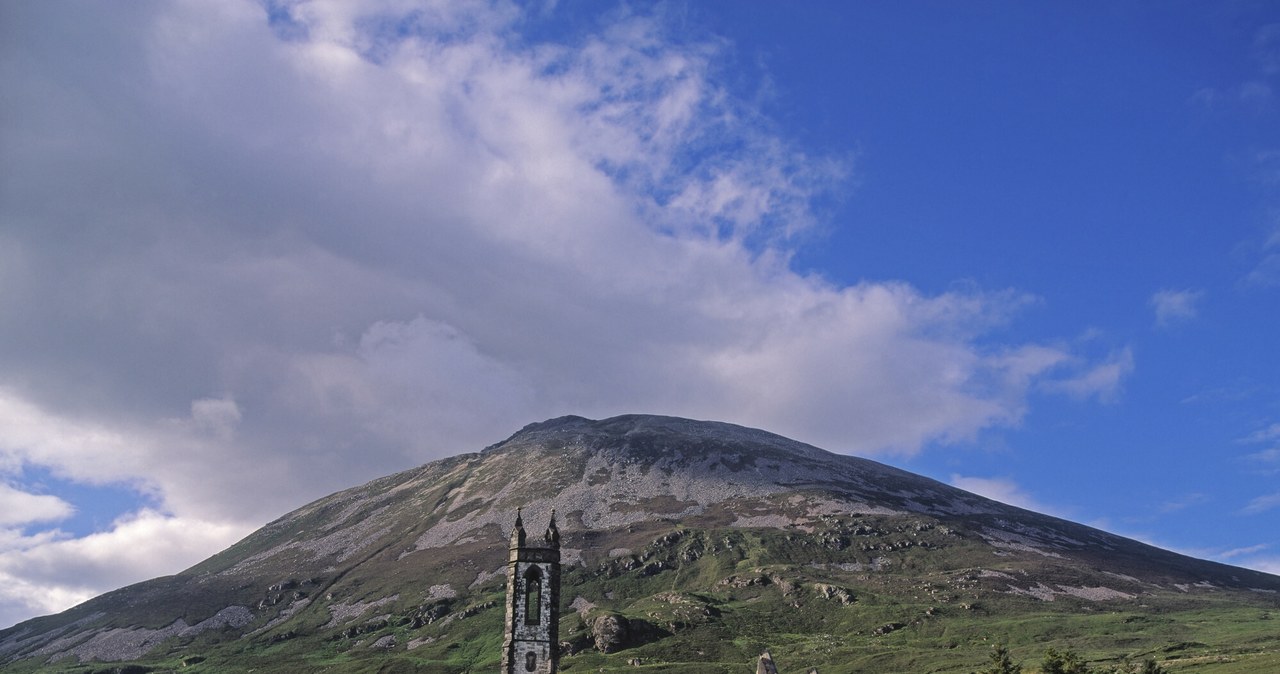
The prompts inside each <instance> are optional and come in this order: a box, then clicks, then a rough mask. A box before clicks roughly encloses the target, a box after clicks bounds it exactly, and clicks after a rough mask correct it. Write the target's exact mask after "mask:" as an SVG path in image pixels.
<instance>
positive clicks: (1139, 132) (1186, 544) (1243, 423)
mask: <svg viewBox="0 0 1280 674" xmlns="http://www.w3.org/2000/svg"><path fill="white" fill-rule="evenodd" d="M0 31H3V34H0V45H3V46H0V81H2V82H3V83H4V86H3V87H2V88H0V90H3V91H4V92H5V93H4V94H3V95H2V96H0V125H2V126H0V334H2V335H4V336H5V337H4V338H3V339H0V625H7V624H10V623H14V622H18V621H20V620H23V619H25V618H27V617H31V616H33V615H39V614H43V613H48V612H52V611H57V610H61V609H63V608H66V607H67V606H70V605H72V604H74V603H75V602H77V601H82V600H83V599H85V598H87V597H89V596H92V595H94V594H96V593H99V592H102V591H105V590H108V589H112V588H114V587H118V586H120V585H124V584H127V583H130V582H134V581H137V580H141V579H144V578H148V577H152V576H156V575H161V574H166V573H172V572H174V571H177V570H179V569H181V568H183V567H185V566H187V565H189V564H192V563H194V562H196V561H198V560H200V559H202V558H204V557H205V556H208V555H209V554H212V553H213V552H216V551H217V550H219V549H221V548H223V547H225V546H226V545H228V544H230V543H231V542H234V541H235V540H236V539H237V538H239V537H240V536H243V535H245V534H246V533H248V532H249V531H252V530H253V529H254V528H256V527H258V526H260V525H261V524H263V523H264V522H266V521H269V520H270V519H273V518H274V517H276V516H278V515H279V514H281V513H283V512H285V511H287V510H290V509H292V508H295V507H297V506H299V505H301V504H303V503H305V502H307V501H309V500H311V499H314V498H317V497H320V496H323V495H325V494H328V493H330V492H332V491H336V490H338V489H341V488H344V487H347V486H352V485H354V484H357V483H360V482H363V481H366V480H368V479H372V478H375V477H378V476H380V475H384V474H387V473H390V472H393V471H396V470H401V469H404V468H407V467H411V466H414V465H418V464H420V463H423V462H425V461H429V460H432V459H435V458H439V457H443V456H448V455H452V454H455V453H458V452H463V451H474V450H477V449H479V448H480V447H483V446H485V445H487V444H489V443H492V442H494V441H497V440H500V439H502V438H503V437H506V436H507V435H509V434H510V433H511V432H513V431H514V430H515V429H518V428H519V427H521V426H523V425H524V424H526V423H529V422H531V421H536V420H541V419H544V418H547V417H551V416H556V415H561V414H581V415H585V416H590V417H597V418H599V417H604V416H609V415H613V414H620V413H629V412H653V413H663V414H675V415H680V416H688V417H694V418H706V419H719V420H725V421H732V422H736V423H742V424H746V425H750V426H755V427H760V428H765V429H767V430H772V431H775V432H778V433H782V434H784V435H788V436H790V437H794V438H796V439H799V440H803V441H807V442H811V443H813V444H816V445H818V446H821V447H824V448H826V449H830V450H832V451H839V452H847V453H853V454H859V455H863V456H869V457H872V458H876V459H878V460H882V461H886V462H888V463H891V464H894V465H898V466H901V467H904V468H906V469H908V470H912V471H916V472H919V473H922V474H925V475H929V476H931V477H934V478H936V479H939V480H942V481H945V482H949V483H952V484H955V485H957V486H961V487H963V488H966V489H970V490H973V491H977V492H979V493H983V494H986V495H989V496H992V497H994V498H998V499H1000V500H1004V501H1006V502H1010V503H1014V504H1016V505H1023V506H1026V507H1031V508H1033V509H1036V510H1042V511H1045V512H1049V513H1051V514H1055V515H1059V516H1062V517H1066V518H1068V519H1072V520H1076V521H1080V522H1084V523H1087V524H1092V525H1095V526H1099V527H1102V528H1105V529H1108V530H1110V531H1115V532H1117V533H1121V534H1125V535H1130V536H1135V537H1138V538H1140V539H1142V540H1146V541H1149V542H1154V543H1156V544H1159V545H1162V546H1166V547H1170V548H1172V549H1175V550H1178V551H1182V552H1187V553H1189V554H1195V555H1198V556H1202V557H1206V558H1210V559H1217V560H1221V561H1226V562H1229V563H1234V564H1240V565H1244V566H1249V567H1252V568H1257V569H1262V570H1266V571H1271V572H1277V571H1280V537H1278V534H1277V533H1276V532H1277V531H1280V480H1278V476H1280V383H1278V382H1280V357H1277V355H1276V348H1275V346H1274V345H1275V344H1277V343H1280V320H1277V318H1276V316H1277V315H1280V311H1278V309H1280V92H1278V91H1277V87H1280V9H1278V8H1277V7H1276V6H1275V5H1274V4H1273V3H1267V2H1256V3H1255V2H1225V3H1224V2H1202V3H1201V2H1179V3H1160V4H1155V3H1110V4H1108V5H1105V6H1104V5H1082V4H1079V3H1057V4H1051V3H1037V4H1030V3H929V2H907V3H845V2H838V3H837V2H832V3H819V2H809V3H801V4H796V3H763V2H668V3H660V4H651V3H631V4H626V5H616V4H608V3H597V2H581V1H577V0H562V1H561V2H558V3H557V2H551V3H530V4H507V3H500V2H499V3H490V2H464V1H458V2H447V3H438V2H430V1H427V0H424V1H422V2H417V1H415V0H387V1H385V2H370V3H362V4H360V5H359V6H355V5H352V4H348V3H327V2H273V3H269V4H265V5H264V4H263V3H260V2H253V1H246V2H217V3H212V2H209V3H201V2H191V3H167V2H163V3H145V2H139V3H129V4H127V5H112V6H109V7H104V6H95V5H82V4H59V3H25V4H23V3H7V4H4V5H3V6H0Z"/></svg>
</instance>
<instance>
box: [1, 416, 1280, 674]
mask: <svg viewBox="0 0 1280 674" xmlns="http://www.w3.org/2000/svg"><path fill="white" fill-rule="evenodd" d="M517 507H523V508H524V513H525V521H526V522H527V523H529V526H532V527H534V528H535V529H536V528H537V527H539V526H542V525H543V523H545V521H546V519H547V517H548V516H549V514H550V511H551V509H552V508H555V509H556V510H557V512H558V513H560V516H559V520H560V526H561V531H562V536H563V548H564V551H563V552H564V556H563V559H564V564H565V574H564V587H563V591H562V597H563V598H564V608H563V619H562V623H561V629H560V633H561V636H562V638H564V639H565V640H566V641H565V649H566V651H567V652H569V653H571V654H570V655H567V656H566V657H565V658H564V659H563V669H564V671H583V672H586V671H592V672H594V671H613V670H614V669H617V670H618V671H623V670H626V671H633V670H634V669H635V668H636V667H642V668H648V671H664V672H677V671H688V672H746V671H749V670H750V667H751V666H752V662H753V658H754V657H755V656H756V655H758V654H759V653H760V652H761V651H762V650H764V648H765V647H769V648H771V649H772V652H773V654H774V656H775V657H776V658H777V659H778V660H779V661H780V662H781V663H782V665H783V668H784V669H796V670H800V671H804V669H803V668H807V667H810V666H820V667H822V671H823V672H824V674H826V673H828V672H860V671H902V672H906V671H969V670H971V669H973V668H975V667H977V666H978V665H979V664H980V663H981V662H982V661H983V659H984V658H985V656H986V652H985V651H986V650H987V647H988V645H989V644H990V643H991V642H993V641H995V640H1001V641H1006V642H1008V643H1010V644H1011V645H1013V646H1014V649H1015V652H1022V653H1023V654H1024V655H1026V656H1027V657H1033V656H1034V655H1035V653H1036V652H1037V650H1036V649H1040V650H1042V649H1043V646H1044V645H1045V644H1058V645H1059V646H1062V647H1069V648H1074V649H1077V650H1082V651H1083V652H1084V653H1086V654H1087V655H1088V656H1089V657H1091V658H1093V659H1095V660H1098V661H1102V660H1115V659H1118V658H1121V657H1129V656H1133V657H1147V656H1152V655H1154V656H1157V657H1159V658H1160V659H1162V661H1164V662H1165V663H1166V664H1167V665H1168V666H1170V667H1171V668H1173V669H1174V670H1175V671H1176V669H1177V668H1178V666H1180V665H1187V666H1190V665H1192V664H1194V665H1196V666H1197V667H1198V669H1197V671H1221V672H1231V671H1262V670H1258V669H1256V667H1257V666H1259V665H1262V666H1263V667H1264V668H1265V667H1267V666H1280V654H1277V647H1278V646H1277V641H1280V640H1277V639H1276V638H1275V633H1276V630H1275V628H1274V627H1273V626H1272V625H1273V623H1271V622H1269V621H1270V617H1271V613H1272V612H1273V611H1274V610H1275V609H1277V608H1280V578H1278V577H1276V576H1272V575H1268V574H1263V573H1258V572H1254V571H1249V570H1245V569H1240V568H1236V567H1231V566H1226V565H1222V564H1217V563H1212V562H1206V561H1202V560H1197V559H1192V558H1189V557H1185V556H1182V555H1177V554H1174V553H1171V552H1168V551H1165V550H1161V549H1158V548H1154V547H1151V546H1147V545H1144V544H1141V543H1138V542H1135V541H1132V540H1129V539H1125V538H1122V537H1118V536H1115V535H1112V534H1108V533H1105V532H1102V531H1099V530H1096V529H1092V528H1089V527H1085V526H1081V525H1079V524H1074V523H1071V522H1067V521H1064V520H1060V519H1056V518H1052V517H1048V516H1045V515H1040V514H1037V513H1033V512H1029V511H1026V510H1022V509H1019V508H1014V507H1011V506H1007V505H1003V504H1000V503H997V502H994V501H990V500H988V499H984V498H982V497H979V496H976V495H974V494H970V493H968V492H965V491H962V490H959V489H956V488H953V487H950V486H947V485H945V484H942V483H939V482H936V481H934V480H930V479H927V478H923V477H920V476H918V475H913V474H911V473H907V472H904V471H901V470H897V469H894V468H891V467H888V466H885V465H882V464H879V463H876V462H873V461H868V460H865V459H859V458H854V457H848V456H841V455H836V454H831V453H829V452H825V451H823V450H820V449H817V448H815V447H811V446H808V445H805V444H802V443H798V442H794V441H792V440H788V439H786V438H783V437H780V436H777V435H773V434H770V433H766V432H764V431H758V430H753V429H748V428H743V427H740V426H734V425H729V424H722V423H712V422H698V421H689V420H685V419H676V418H669V417H653V416H624V417H616V418H613V419H606V420H603V421H592V420H588V419H582V418H578V417H564V418H559V419H553V420H550V421H546V422H543V423H539V424H532V425H530V426H528V427H526V428H524V429H522V430H521V431H520V432H518V433H516V434H515V435H514V436H512V437H511V438H509V439H508V440H506V441H504V442H502V443H499V444H497V445H494V446H492V447H489V448H488V449H485V450H484V451H482V452H479V453H475V454H465V455H460V456H455V457H452V458H449V459H444V460H441V461H436V462H433V463H430V464H427V465H425V466H422V467H420V468H417V469H414V470H410V471H405V472H403V473H399V474H396V475H391V476H388V477H385V478H382V479H379V480H375V481H373V482H370V483H368V484H366V485H363V486H360V487H356V488H353V489H349V490H346V491H343V492H339V493H337V494H333V495H331V496H328V497H326V498H323V499H320V500H318V501H316V502H314V503H311V504H309V505H307V506H304V507H302V508H300V509H298V510H296V511H294V512H292V513H289V514H288V515H285V516H284V517H281V518H280V519H278V520H276V521H274V522H272V523H270V524H268V525H266V526H265V527H263V528H262V529H260V530H259V531H257V532H255V533H254V534H252V535H250V536H249V537H248V538H246V539H244V540H243V541H241V542H239V543H237V544H236V545H234V546H232V547H231V548H229V549H227V550H225V551H223V552H222V553H219V554H218V555H215V556H214V557H212V558H210V559H208V560H206V561H204V562H202V563H201V564H198V565H196V566H195V567H192V568H191V569H188V570H187V571H184V572H183V573H180V574H178V575H175V576H171V577H166V578H158V579H155V580H152V581H148V582H145V583H140V584H137V585H134V586H131V587H127V588H124V589H121V590H117V591H114V592H111V593H108V594H105V595H103V596H101V597H97V598H95V599H93V600H90V601H88V602H85V603H84V604H81V605H80V606H77V607H75V608H73V609H70V610H68V611H65V612H63V613H61V614H58V615H54V616H46V617H42V618H37V619H34V620H29V621H27V622H24V623H22V624H19V625H17V626H14V627H13V628H10V629H8V630H5V631H3V632H0V663H5V664H4V667H5V669H6V670H9V669H11V670H13V671H26V670H54V671H85V672H87V671H126V670H127V671H166V670H168V669H176V668H179V667H182V668H183V671H227V670H228V669H235V670H248V669H254V670H255V671H259V672H264V671H335V672H337V671H343V672H349V671H423V672H469V671H476V672H480V671H496V669H497V662H498V657H499V650H500V641H501V635H502V620H503V606H502V596H503V576H502V574H503V562H504V559H505V552H506V549H505V546H506V535H507V533H508V532H509V527H510V526H511V522H512V520H513V517H514V513H515V510H516V508H517ZM1019 649H1021V650H1019ZM1170 649H1172V650H1170ZM104 663H111V664H110V665H108V664H104ZM788 663H792V664H788ZM130 667H132V668H133V669H129V668H130ZM113 668H114V669H113ZM1237 668H1239V669H1237ZM1250 668H1254V669H1250Z"/></svg>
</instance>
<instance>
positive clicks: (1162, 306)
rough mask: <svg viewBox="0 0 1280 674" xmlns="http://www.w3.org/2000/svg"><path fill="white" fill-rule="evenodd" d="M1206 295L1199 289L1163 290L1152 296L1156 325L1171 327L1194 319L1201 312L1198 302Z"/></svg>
mask: <svg viewBox="0 0 1280 674" xmlns="http://www.w3.org/2000/svg"><path fill="white" fill-rule="evenodd" d="M1203 297H1204V292H1202V291H1199V290H1161V291H1159V292H1157V293H1155V294H1154V295H1152V296H1151V308H1152V309H1153V310H1154V311H1155V315H1156V325H1157V326H1158V327H1162V328H1163V327H1169V326H1171V325H1176V324H1178V323H1185V322H1188V321H1191V320H1193V319H1194V318H1195V317H1196V315H1197V314H1198V312H1199V309H1198V307H1197V304H1198V303H1199V302H1200V300H1201V298H1203Z"/></svg>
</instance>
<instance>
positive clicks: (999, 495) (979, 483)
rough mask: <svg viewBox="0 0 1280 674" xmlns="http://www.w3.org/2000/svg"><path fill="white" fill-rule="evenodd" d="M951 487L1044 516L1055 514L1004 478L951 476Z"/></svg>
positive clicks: (1014, 483) (1051, 509)
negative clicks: (1043, 514)
mask: <svg viewBox="0 0 1280 674" xmlns="http://www.w3.org/2000/svg"><path fill="white" fill-rule="evenodd" d="M950 482H951V486H953V487H958V488H960V489H963V490H965V491H969V492H973V493H975V494H977V495H979V496H985V497H987V498H989V499H992V500H994V501H999V502H1001V503H1005V504H1008V505H1011V506H1017V507H1019V508H1026V509H1027V510H1034V511H1036V512H1040V513H1045V514H1050V515H1053V514H1056V512H1055V511H1056V509H1055V508H1053V507H1052V506H1047V505H1045V504H1043V503H1040V502H1039V501H1037V500H1036V499H1035V498H1033V497H1032V496H1031V495H1030V494H1028V493H1027V492H1026V491H1025V490H1024V489H1023V488H1022V487H1021V486H1019V485H1018V484H1017V483H1016V482H1015V481H1013V480H1011V479H1009V478H1005V477H975V476H972V475H960V474H958V473H952V474H951V480H950Z"/></svg>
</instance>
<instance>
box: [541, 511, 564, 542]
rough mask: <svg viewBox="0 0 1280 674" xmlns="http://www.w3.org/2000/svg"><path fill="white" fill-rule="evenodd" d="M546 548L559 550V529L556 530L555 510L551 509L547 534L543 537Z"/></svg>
mask: <svg viewBox="0 0 1280 674" xmlns="http://www.w3.org/2000/svg"><path fill="white" fill-rule="evenodd" d="M543 538H544V539H546V541H547V547H551V548H556V549H559V548H560V529H558V528H556V509H555V508H552V509H551V522H550V523H549V524H547V533H546V534H544V535H543Z"/></svg>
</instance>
